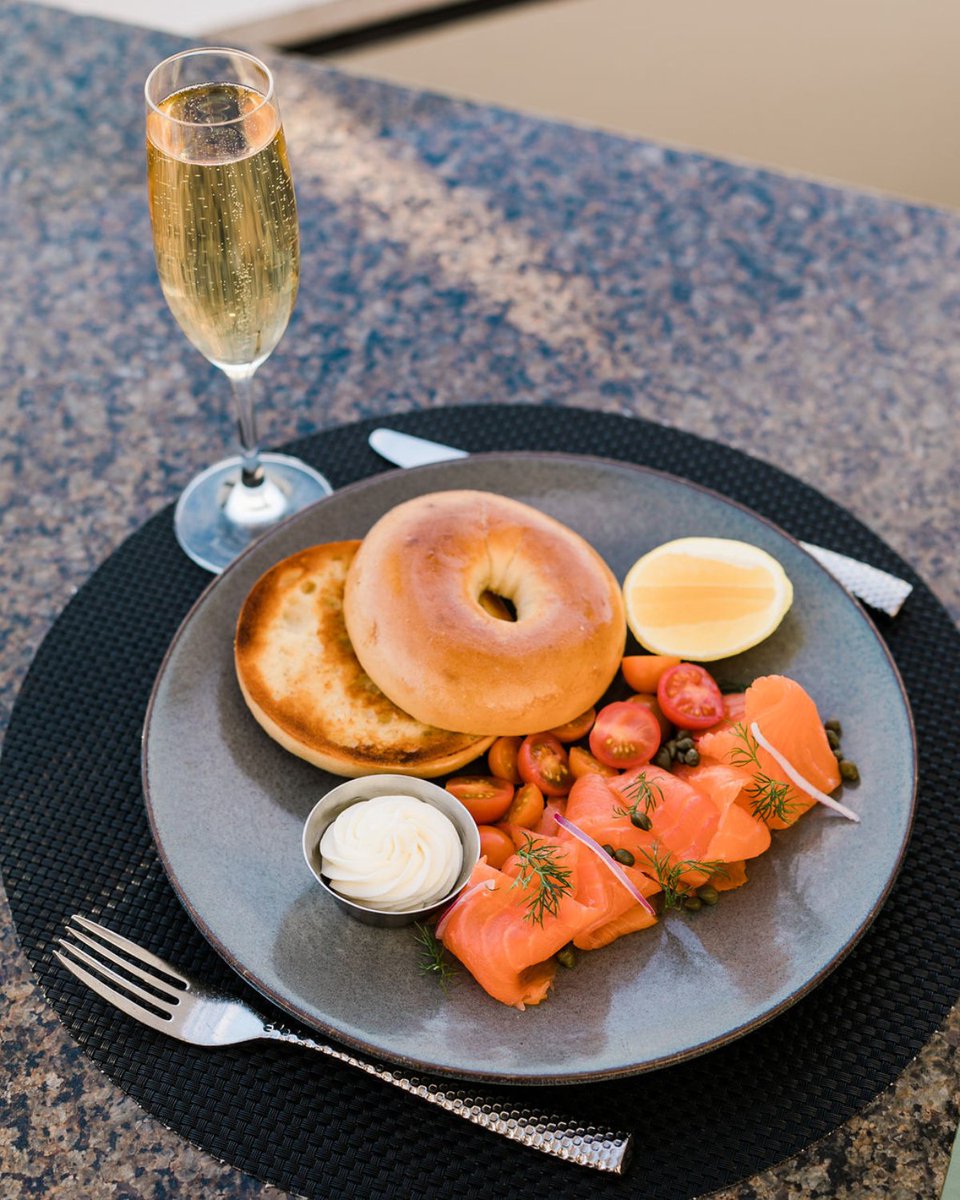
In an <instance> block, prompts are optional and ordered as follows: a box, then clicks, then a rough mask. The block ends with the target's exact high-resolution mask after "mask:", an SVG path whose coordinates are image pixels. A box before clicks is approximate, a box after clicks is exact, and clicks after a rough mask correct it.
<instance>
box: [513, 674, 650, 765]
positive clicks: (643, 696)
mask: <svg viewBox="0 0 960 1200" xmlns="http://www.w3.org/2000/svg"><path fill="white" fill-rule="evenodd" d="M627 699H628V700H629V701H630V703H631V704H642V705H643V707H644V708H649V709H650V711H651V712H652V713H653V715H654V716H655V717H656V718H657V722H658V724H659V726H660V740H661V741H662V740H663V739H664V738H666V737H669V736H670V734H671V733H673V722H672V721H668V720H667V718H666V717H665V716H664V715H663V709H662V708H661V707H660V702H659V701H658V700H657V698H656V696H651V695H650V693H649V692H639V693H638V694H637V695H636V696H628V697H627ZM494 774H496V772H494Z"/></svg>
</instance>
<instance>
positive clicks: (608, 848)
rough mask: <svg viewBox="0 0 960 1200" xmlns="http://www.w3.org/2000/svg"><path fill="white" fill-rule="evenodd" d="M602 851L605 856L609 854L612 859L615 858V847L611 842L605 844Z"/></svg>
mask: <svg viewBox="0 0 960 1200" xmlns="http://www.w3.org/2000/svg"><path fill="white" fill-rule="evenodd" d="M600 849H601V850H602V851H603V852H604V854H609V855H610V857H611V858H613V847H612V846H611V845H610V843H609V842H604V843H603V845H602V846H601V847H600Z"/></svg>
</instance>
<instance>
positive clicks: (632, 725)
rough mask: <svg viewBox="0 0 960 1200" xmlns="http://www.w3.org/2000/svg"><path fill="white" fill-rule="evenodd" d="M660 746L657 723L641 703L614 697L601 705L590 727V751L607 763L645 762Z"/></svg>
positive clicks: (634, 764)
mask: <svg viewBox="0 0 960 1200" xmlns="http://www.w3.org/2000/svg"><path fill="white" fill-rule="evenodd" d="M659 747H660V725H659V723H658V721H657V718H656V717H655V716H654V715H653V713H652V712H651V711H650V710H649V708H644V706H643V705H642V704H631V703H630V701H629V700H617V701H615V702H614V703H613V704H608V705H606V706H605V707H604V708H601V709H600V712H599V713H598V714H597V722H596V724H595V725H594V727H593V729H592V730H591V731H590V752H591V754H593V755H594V757H595V758H599V760H600V761H601V762H602V763H606V765H607V766H608V767H618V768H619V769H620V770H626V769H627V768H628V767H640V766H643V764H644V763H648V762H649V761H650V759H651V758H653V756H654V755H655V754H656V752H657V750H658V749H659Z"/></svg>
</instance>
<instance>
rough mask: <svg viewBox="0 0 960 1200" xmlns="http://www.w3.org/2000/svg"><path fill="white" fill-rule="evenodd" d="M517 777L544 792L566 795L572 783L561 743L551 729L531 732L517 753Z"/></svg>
mask: <svg viewBox="0 0 960 1200" xmlns="http://www.w3.org/2000/svg"><path fill="white" fill-rule="evenodd" d="M517 766H518V767H519V769H520V778H521V779H522V780H523V782H524V783H535V784H536V785H537V787H538V788H539V789H540V791H541V792H543V794H544V795H545V796H565V795H566V794H567V792H569V791H570V788H571V786H572V784H573V776H572V775H571V774H570V764H569V763H568V761H567V752H566V750H564V748H563V743H562V742H560V741H559V740H558V739H557V738H555V737H554V736H553V734H552V733H531V734H530V736H529V737H525V738H524V739H523V744H522V745H521V747H520V752H519V754H518V755H517Z"/></svg>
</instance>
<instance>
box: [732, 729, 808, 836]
mask: <svg viewBox="0 0 960 1200" xmlns="http://www.w3.org/2000/svg"><path fill="white" fill-rule="evenodd" d="M733 732H734V733H735V734H736V736H737V738H738V739H739V741H740V742H741V743H742V745H740V746H736V747H734V749H733V750H732V751H731V753H730V761H731V762H732V763H733V765H734V766H735V767H745V768H746V769H747V770H749V771H751V772H752V774H753V782H752V783H751V784H750V786H749V787H748V788H747V789H746V791H747V795H748V796H752V797H753V799H752V801H751V803H750V811H751V812H752V813H753V815H754V816H755V817H759V819H760V820H761V821H768V820H770V819H771V818H773V817H775V818H777V820H780V821H786V820H787V819H788V818H789V815H790V812H791V810H792V809H793V808H794V802H793V801H791V800H788V799H787V797H788V796H789V794H790V784H789V783H787V782H785V781H784V780H782V779H773V778H772V777H771V776H770V775H768V774H767V773H766V772H765V771H764V769H763V767H762V766H761V765H760V756H759V754H758V753H757V751H758V746H757V743H756V741H755V740H754V738H753V737H752V735H751V734H750V731H749V730H748V729H747V727H746V725H745V724H744V722H742V721H741V722H738V723H737V724H736V725H735V726H734V728H733Z"/></svg>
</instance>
